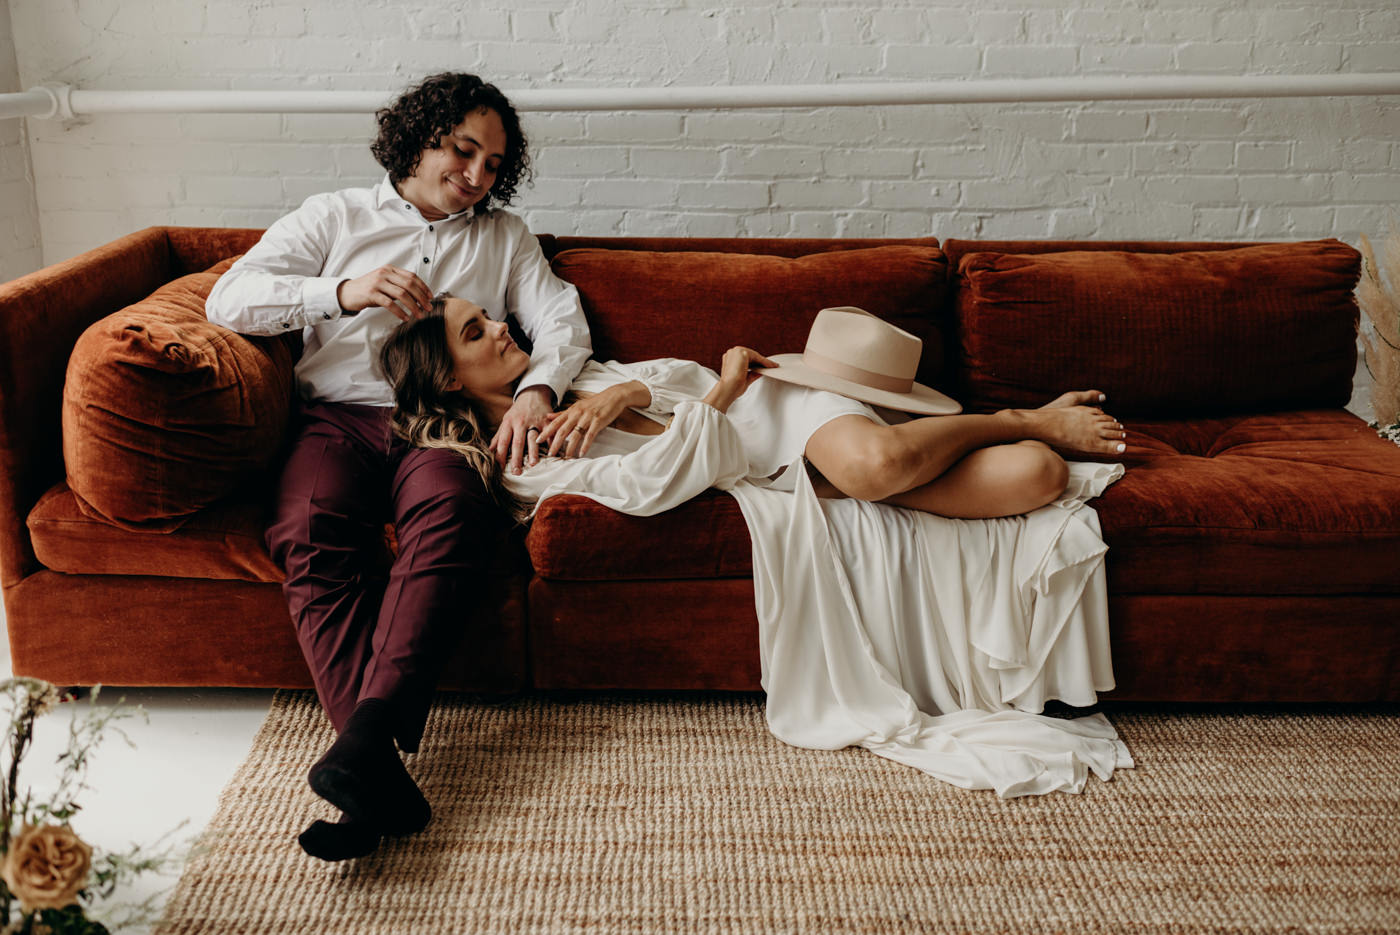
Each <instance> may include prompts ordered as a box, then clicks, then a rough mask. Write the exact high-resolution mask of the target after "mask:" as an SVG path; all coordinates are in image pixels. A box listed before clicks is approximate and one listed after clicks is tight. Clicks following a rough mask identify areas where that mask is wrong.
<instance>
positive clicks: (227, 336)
mask: <svg viewBox="0 0 1400 935" xmlns="http://www.w3.org/2000/svg"><path fill="white" fill-rule="evenodd" d="M232 263H233V259H229V260H225V261H223V262H221V263H219V264H217V265H215V266H213V267H211V268H210V269H208V270H206V271H205V272H202V273H193V274H191V275H188V276H185V277H182V278H180V279H176V280H174V281H172V282H169V283H167V284H166V285H164V286H162V287H161V288H159V289H157V290H156V291H155V292H154V293H152V294H151V295H150V296H148V297H147V298H145V299H143V300H142V301H140V302H137V303H136V304H134V305H130V306H127V307H126V308H124V309H122V310H121V311H120V312H117V313H115V314H113V315H109V316H107V317H106V318H104V319H102V320H100V321H98V322H95V323H94V324H93V325H91V326H90V327H89V328H88V329H87V330H86V331H85V332H83V334H82V336H81V337H79V338H78V341H77V343H76V344H75V345H74V347H73V353H72V356H71V357H70V358H69V360H68V373H67V378H66V381H65V383H64V387H63V458H64V463H65V465H66V468H67V473H68V485H69V487H70V488H71V489H72V491H73V493H74V494H75V495H76V497H77V501H78V505H79V507H80V509H82V510H83V512H84V513H86V514H88V515H89V516H92V517H93V518H95V519H103V520H106V521H108V522H111V523H114V524H116V525H118V526H123V527H126V528H138V529H145V530H151V529H156V530H169V529H174V528H176V527H178V526H179V525H180V524H181V523H183V522H184V521H185V520H186V519H187V518H188V517H189V516H190V515H191V514H193V513H195V512H196V511H198V510H200V509H203V508H204V507H206V506H209V505H210V504H212V503H215V502H217V501H219V500H221V499H223V498H224V497H227V496H228V495H229V494H231V493H233V492H234V491H235V490H237V489H238V488H239V487H240V486H241V485H243V484H245V483H247V482H248V481H249V480H251V479H252V478H255V477H257V476H258V475H259V474H260V473H261V472H262V471H264V470H266V468H267V467H268V465H269V464H270V463H271V461H272V459H273V458H274V457H275V455H276V454H277V451H278V449H279V448H280V446H281V444H282V441H283V436H284V434H285V432H286V428H287V419H288V415H289V413H290V408H291V400H292V389H293V376H292V366H293V363H294V361H293V358H292V347H291V345H290V344H289V343H288V342H287V341H286V340H283V339H282V338H275V337H269V338H259V337H247V336H244V335H240V334H237V333H235V332H233V331H229V330H228V329H227V328H222V327H219V326H218V325H214V324H211V323H210V322H209V321H207V320H206V319H205V317H204V300H205V299H206V298H208V296H209V292H210V290H211V289H213V287H214V283H215V281H216V280H217V279H218V278H219V276H220V274H222V273H223V272H224V271H225V270H227V269H228V268H229V266H230V265H232Z"/></svg>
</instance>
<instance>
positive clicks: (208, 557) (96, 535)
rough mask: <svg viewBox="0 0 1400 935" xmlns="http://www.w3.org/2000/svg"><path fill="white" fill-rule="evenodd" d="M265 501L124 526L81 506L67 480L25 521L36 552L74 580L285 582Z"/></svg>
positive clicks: (229, 502)
mask: <svg viewBox="0 0 1400 935" xmlns="http://www.w3.org/2000/svg"><path fill="white" fill-rule="evenodd" d="M266 499H267V498H266V497H261V496H260V497H244V498H234V499H230V500H226V501H223V502H221V503H219V504H217V505H215V506H211V507H209V508H208V509H204V510H201V511H199V512H198V513H196V514H195V515H194V516H192V517H190V518H189V520H188V521H187V522H185V523H183V524H182V525H181V526H180V527H179V528H178V529H175V530H173V531H170V532H164V531H160V530H132V529H123V528H122V527H120V526H116V525H113V524H112V523H109V522H106V521H105V520H102V519H95V518H93V517H92V516H91V515H89V513H88V512H87V511H85V510H83V509H82V507H81V506H80V505H79V503H78V499H77V498H76V497H75V496H74V495H73V491H72V490H70V489H69V488H68V485H67V484H66V483H61V482H60V483H59V484H57V485H55V486H54V487H53V488H51V489H50V490H49V491H48V492H47V493H45V494H44V495H43V496H42V497H40V498H39V502H38V503H37V504H35V506H34V509H33V510H31V511H30V513H29V517H28V519H27V523H28V525H29V536H30V539H31V540H32V541H33V543H34V554H35V556H36V557H37V558H38V559H39V561H40V562H42V563H43V564H44V565H46V566H47V567H49V568H51V569H53V570H54V571H61V572H64V573H66V574H71V575H157V576H159V577H163V578H216V579H225V580H236V581H271V582H279V583H280V582H281V581H282V577H283V575H282V572H281V570H280V569H278V567H277V565H276V564H275V563H273V561H272V558H271V556H269V555H268V554H267V548H266V546H265V545H264V544H263V529H264V528H265V526H266V509H267V508H266V506H265V503H266Z"/></svg>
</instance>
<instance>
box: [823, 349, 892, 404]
mask: <svg viewBox="0 0 1400 935" xmlns="http://www.w3.org/2000/svg"><path fill="white" fill-rule="evenodd" d="M802 362H803V363H804V364H806V365H807V366H809V367H811V368H812V369H813V370H820V371H821V372H822V373H829V374H831V375H832V376H833V377H840V378H841V379H843V380H850V381H851V382H852V383H859V384H861V385H862V386H868V387H870V388H871V389H876V390H884V391H885V392H887V393H908V392H909V391H910V390H912V389H913V388H914V381H913V379H908V380H901V379H899V378H898V377H892V376H890V375H889V374H887V373H876V372H875V371H873V370H864V369H862V368H860V367H853V366H851V365H850V364H847V363H842V362H841V361H839V360H836V359H834V358H831V357H827V356H825V355H824V354H818V353H816V352H815V351H812V350H805V351H803V352H802Z"/></svg>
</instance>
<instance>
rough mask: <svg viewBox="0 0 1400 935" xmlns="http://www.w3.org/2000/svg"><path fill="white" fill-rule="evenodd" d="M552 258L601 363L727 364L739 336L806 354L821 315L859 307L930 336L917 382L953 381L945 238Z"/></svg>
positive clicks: (765, 347)
mask: <svg viewBox="0 0 1400 935" xmlns="http://www.w3.org/2000/svg"><path fill="white" fill-rule="evenodd" d="M552 265H553V269H554V272H555V273H556V274H557V275H558V276H559V277H560V278H562V279H565V280H567V281H569V282H571V283H573V284H574V285H575V286H576V287H577V288H578V291H579V297H580V299H581V300H582V302H583V308H584V311H585V312H586V313H587V315H588V323H589V328H590V330H591V332H592V336H593V352H594V355H595V356H596V357H598V358H599V359H601V360H610V359H611V360H624V361H636V360H649V359H651V358H655V357H678V356H679V357H686V358H689V359H691V360H698V361H699V362H700V363H702V364H705V365H706V366H709V367H718V366H719V362H720V358H721V357H722V356H723V355H724V352H725V351H726V350H728V349H729V348H730V347H732V346H734V345H736V344H743V345H746V346H748V347H752V348H754V349H755V350H757V351H759V352H760V353H763V354H782V353H794V352H800V351H801V350H802V349H803V347H804V346H805V345H806V341H807V331H808V329H809V328H810V327H811V325H812V320H813V319H814V318H816V317H817V312H819V311H820V310H821V309H823V308H826V307H829V306H836V305H854V306H857V307H859V308H863V309H865V310H866V311H868V312H871V313H873V314H875V315H878V316H880V317H881V318H883V319H885V320H887V321H890V322H892V323H894V324H895V325H898V326H899V327H900V328H903V329H904V330H905V331H908V332H910V333H911V334H913V335H915V336H916V337H918V338H919V339H920V340H922V341H923V342H924V346H923V356H922V357H921V358H920V361H919V376H918V379H919V380H920V382H922V383H925V384H928V385H930V386H934V387H939V386H941V385H942V384H941V377H942V375H943V373H944V371H945V362H944V359H943V355H944V341H943V332H942V330H941V329H942V328H943V327H944V326H945V322H944V321H943V320H942V319H940V310H941V309H942V308H943V306H944V291H945V289H946V287H947V265H946V263H945V261H944V258H943V253H942V252H941V251H940V250H938V249H937V248H936V247H934V246H930V245H922V246H918V245H907V246H891V245H887V246H880V247H868V248H864V249H858V250H835V251H828V252H823V253H812V254H808V255H806V256H799V257H783V256H771V255H758V254H748V253H719V252H690V251H685V252H677V251H647V250H608V249H579V250H565V251H564V252H562V253H560V254H559V255H558V256H557V257H555V258H554V262H553V264H552Z"/></svg>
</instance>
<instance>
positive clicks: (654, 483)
mask: <svg viewBox="0 0 1400 935" xmlns="http://www.w3.org/2000/svg"><path fill="white" fill-rule="evenodd" d="M697 366H698V365H697ZM747 474H748V461H747V459H746V458H745V456H744V446H743V444H742V443H741V442H740V440H739V435H738V433H737V432H735V431H734V427H733V425H731V424H730V422H729V419H728V418H727V417H726V416H725V415H724V413H722V412H720V411H719V410H717V409H715V408H714V407H713V406H709V405H707V404H705V403H702V402H698V401H696V400H693V399H692V400H684V401H682V402H680V403H679V404H678V405H677V406H676V410H675V417H674V418H673V419H672V420H671V425H670V428H668V429H667V430H666V431H664V432H662V433H661V434H660V435H656V436H654V437H652V438H650V439H649V440H648V441H647V442H646V443H645V444H643V445H641V446H640V447H639V448H637V449H636V450H635V451H632V452H630V453H628V454H622V455H618V454H613V455H605V456H603V457H601V458H573V459H570V460H564V459H563V458H544V459H542V460H541V461H540V462H539V463H538V464H536V465H535V466H534V467H532V468H527V469H526V470H525V471H524V472H522V473H520V474H507V475H505V483H506V486H507V487H508V488H509V489H510V491H511V492H512V493H514V494H515V495H516V496H518V497H520V498H522V499H524V500H527V501H535V503H536V505H538V501H541V500H544V499H545V498H546V497H552V496H554V495H555V494H563V493H572V494H579V495H580V496H584V497H588V498H589V499H591V500H595V501H597V502H598V503H601V504H602V505H603V506H606V507H611V508H612V509H614V510H617V511H619V512H622V513H629V514H631V515H633V516H651V515H653V514H655V513H661V512H664V511H666V510H669V509H672V508H673V507H676V506H679V505H680V504H682V503H684V502H685V501H687V500H690V499H692V498H693V497H695V496H697V495H698V494H700V493H701V492H703V491H705V490H707V489H709V488H710V487H718V488H720V489H721V490H728V489H729V488H731V487H733V486H734V485H735V484H736V483H737V482H738V481H740V480H741V479H743V478H744V477H745V476H747Z"/></svg>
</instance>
